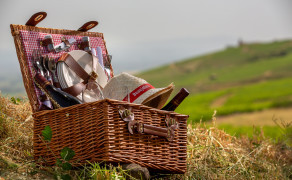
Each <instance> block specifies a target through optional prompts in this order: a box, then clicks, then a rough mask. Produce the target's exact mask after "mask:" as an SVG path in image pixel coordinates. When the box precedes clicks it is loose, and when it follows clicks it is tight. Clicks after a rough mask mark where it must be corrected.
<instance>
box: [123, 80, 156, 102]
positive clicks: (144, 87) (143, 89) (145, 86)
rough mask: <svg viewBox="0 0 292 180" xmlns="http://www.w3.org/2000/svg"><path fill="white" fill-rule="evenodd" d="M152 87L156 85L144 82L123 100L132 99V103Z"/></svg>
mask: <svg viewBox="0 0 292 180" xmlns="http://www.w3.org/2000/svg"><path fill="white" fill-rule="evenodd" d="M150 89H154V87H153V86H152V85H151V84H148V83H146V84H142V85H141V86H139V87H137V88H136V89H134V90H133V91H132V92H130V94H127V96H126V97H125V98H124V99H123V101H128V99H130V101H129V102H130V103H132V102H134V101H135V100H136V99H137V98H138V97H140V96H141V95H142V94H144V93H145V92H147V91H149V90H150Z"/></svg>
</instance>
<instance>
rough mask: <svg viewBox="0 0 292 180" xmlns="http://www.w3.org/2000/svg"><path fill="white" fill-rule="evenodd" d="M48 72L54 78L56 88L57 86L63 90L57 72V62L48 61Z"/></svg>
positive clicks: (51, 59) (50, 59)
mask: <svg viewBox="0 0 292 180" xmlns="http://www.w3.org/2000/svg"><path fill="white" fill-rule="evenodd" d="M47 67H48V70H49V71H50V72H51V74H52V78H53V84H54V86H56V87H57V88H61V86H60V83H59V80H58V78H57V76H56V71H57V63H56V62H55V60H54V59H53V58H49V60H48V66H47Z"/></svg>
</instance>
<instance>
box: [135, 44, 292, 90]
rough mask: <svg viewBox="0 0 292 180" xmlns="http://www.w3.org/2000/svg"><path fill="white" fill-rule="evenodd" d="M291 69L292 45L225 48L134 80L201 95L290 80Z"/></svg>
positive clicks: (153, 70)
mask: <svg viewBox="0 0 292 180" xmlns="http://www.w3.org/2000/svg"><path fill="white" fill-rule="evenodd" d="M291 68H292V41H281V42H272V43H266V44H259V43H257V44H246V45H243V46H240V47H232V48H226V49H225V50H223V51H219V52H216V53H211V54H207V55H204V56H200V57H196V58H190V59H187V60H184V61H180V62H177V63H173V64H169V65H166V66H162V67H158V68H156V69H152V70H149V71H145V72H142V73H140V74H138V75H137V76H139V77H141V78H143V79H146V80H147V81H148V82H150V83H151V84H153V85H154V86H155V87H162V86H166V85H168V84H169V83H171V82H174V83H175V85H176V87H177V88H176V91H178V90H179V89H180V88H181V87H187V88H188V89H189V90H190V91H191V92H192V93H202V92H206V91H214V90H218V89H225V88H230V87H234V86H235V85H245V84H250V83H256V82H260V81H262V80H270V79H279V78H283V77H292V71H291Z"/></svg>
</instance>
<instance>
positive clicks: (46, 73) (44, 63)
mask: <svg viewBox="0 0 292 180" xmlns="http://www.w3.org/2000/svg"><path fill="white" fill-rule="evenodd" d="M48 61H49V56H48V55H46V56H45V57H43V56H42V66H43V68H44V73H45V77H46V78H47V79H48V81H51V80H52V78H51V76H50V71H49V68H48Z"/></svg>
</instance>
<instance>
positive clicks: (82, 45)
mask: <svg viewBox="0 0 292 180" xmlns="http://www.w3.org/2000/svg"><path fill="white" fill-rule="evenodd" d="M86 47H90V44H89V41H82V42H81V43H80V44H78V48H79V49H82V50H84V49H85V48H86Z"/></svg>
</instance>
